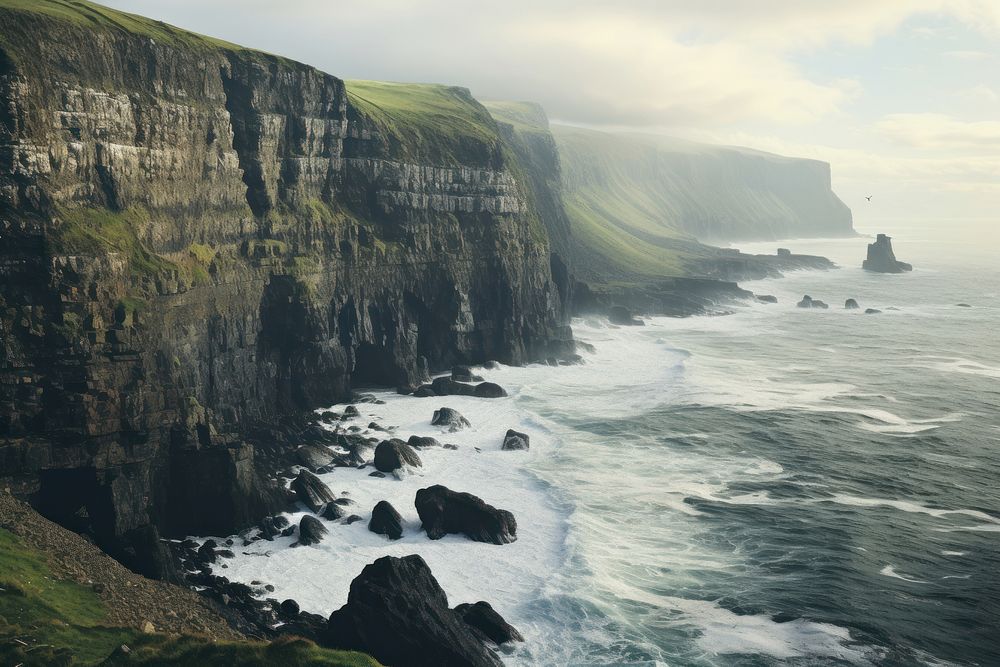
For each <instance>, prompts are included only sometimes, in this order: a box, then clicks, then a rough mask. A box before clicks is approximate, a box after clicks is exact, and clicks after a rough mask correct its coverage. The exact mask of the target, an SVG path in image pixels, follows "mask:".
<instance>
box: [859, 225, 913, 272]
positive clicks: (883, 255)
mask: <svg viewBox="0 0 1000 667" xmlns="http://www.w3.org/2000/svg"><path fill="white" fill-rule="evenodd" d="M861 268H863V269H864V270H865V271H874V272H876V273H903V272H904V271H912V270H913V266H911V265H910V264H907V263H906V262H901V261H899V260H898V259H896V253H894V252H893V251H892V238H890V237H889V236H886V235H885V234H878V235H877V236H876V237H875V243H869V244H868V258H867V259H865V261H864V262H862V263H861Z"/></svg>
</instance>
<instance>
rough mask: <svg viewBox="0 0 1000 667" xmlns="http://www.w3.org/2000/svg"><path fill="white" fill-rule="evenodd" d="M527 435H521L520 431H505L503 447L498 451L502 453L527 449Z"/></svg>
mask: <svg viewBox="0 0 1000 667" xmlns="http://www.w3.org/2000/svg"><path fill="white" fill-rule="evenodd" d="M528 441H529V438H528V434H527V433H521V432H520V431H515V430H514V429H512V428H511V429H507V435H505V436H504V437H503V445H502V446H501V447H500V449H502V450H504V451H511V450H518V449H528Z"/></svg>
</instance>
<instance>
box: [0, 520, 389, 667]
mask: <svg viewBox="0 0 1000 667" xmlns="http://www.w3.org/2000/svg"><path fill="white" fill-rule="evenodd" d="M105 615H106V610H105V607H104V602H103V601H102V600H101V599H100V597H99V596H98V595H97V593H95V592H94V591H93V590H92V589H91V588H90V587H88V586H84V585H82V584H78V583H76V582H72V581H63V580H60V579H58V578H56V577H54V576H53V575H52V572H51V571H50V570H49V568H48V566H47V565H46V562H45V556H44V555H43V554H42V553H39V552H37V551H35V550H33V549H31V548H29V547H27V546H26V545H25V544H24V543H23V542H21V540H20V539H19V538H18V537H17V536H16V535H14V534H13V533H11V532H9V531H7V530H4V529H2V528H0V664H4V665H8V664H9V665H17V664H24V665H25V667H27V666H29V665H77V664H79V665H89V664H97V663H100V662H101V661H103V660H104V659H106V658H107V657H108V656H109V655H111V654H112V652H114V651H115V649H117V648H118V647H119V646H121V645H122V644H126V645H128V646H129V647H130V648H131V649H133V650H132V652H131V653H129V654H128V655H127V656H126V655H120V656H116V659H115V660H113V661H112V663H111V664H115V665H209V664H210V665H237V664H239V665H271V664H282V665H305V664H310V665H342V666H344V667H363V666H365V667H367V666H373V665H377V664H378V663H376V662H375V661H374V660H372V659H371V658H369V657H367V656H365V655H361V654H358V653H351V652H344V651H331V650H327V649H322V648H319V647H317V646H316V645H315V644H313V643H311V642H307V641H305V640H291V639H289V640H283V641H278V642H273V643H265V642H254V641H245V642H209V641H207V640H205V639H202V638H199V637H167V636H164V635H147V634H143V633H141V632H140V631H138V630H134V629H131V628H122V627H109V626H108V625H106V624H105V622H104V621H105Z"/></svg>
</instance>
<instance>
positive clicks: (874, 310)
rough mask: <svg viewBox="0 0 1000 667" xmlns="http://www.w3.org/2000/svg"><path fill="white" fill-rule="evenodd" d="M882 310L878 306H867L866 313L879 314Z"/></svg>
mask: <svg viewBox="0 0 1000 667" xmlns="http://www.w3.org/2000/svg"><path fill="white" fill-rule="evenodd" d="M881 312H882V311H881V310H879V309H878V308H865V315H878V314H879V313H881Z"/></svg>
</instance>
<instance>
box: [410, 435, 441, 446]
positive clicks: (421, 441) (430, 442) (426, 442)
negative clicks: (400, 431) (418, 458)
mask: <svg viewBox="0 0 1000 667" xmlns="http://www.w3.org/2000/svg"><path fill="white" fill-rule="evenodd" d="M406 444H408V445H409V446H410V447H414V448H416V449H422V448H424V447H440V446H441V443H440V442H438V441H437V440H436V439H435V438H432V437H430V436H423V435H411V436H410V437H409V439H407V441H406Z"/></svg>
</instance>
